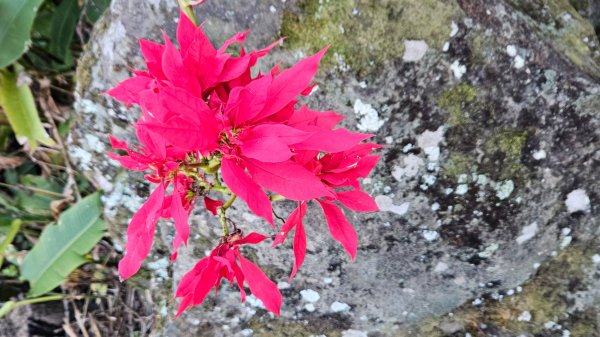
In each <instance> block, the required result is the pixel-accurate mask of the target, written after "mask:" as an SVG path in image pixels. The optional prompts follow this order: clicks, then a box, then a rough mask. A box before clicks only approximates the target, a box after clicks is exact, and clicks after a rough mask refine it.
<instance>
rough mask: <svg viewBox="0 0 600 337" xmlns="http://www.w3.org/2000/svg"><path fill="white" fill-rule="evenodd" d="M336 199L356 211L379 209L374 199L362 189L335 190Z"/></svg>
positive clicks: (374, 210)
mask: <svg viewBox="0 0 600 337" xmlns="http://www.w3.org/2000/svg"><path fill="white" fill-rule="evenodd" d="M336 195H337V200H338V201H339V202H341V203H342V205H344V206H346V207H348V208H350V209H351V210H354V211H357V212H376V211H379V207H377V204H376V203H375V200H373V198H371V196H370V195H368V194H367V193H365V192H363V191H358V190H352V191H344V192H337V193H336Z"/></svg>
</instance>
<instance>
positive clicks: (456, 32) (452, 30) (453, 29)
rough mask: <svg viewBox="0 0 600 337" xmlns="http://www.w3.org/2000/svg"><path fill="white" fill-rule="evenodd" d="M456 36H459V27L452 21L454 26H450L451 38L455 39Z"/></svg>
mask: <svg viewBox="0 0 600 337" xmlns="http://www.w3.org/2000/svg"><path fill="white" fill-rule="evenodd" d="M456 34H458V25H457V24H456V22H454V21H452V24H451V25H450V37H454V36H455V35H456Z"/></svg>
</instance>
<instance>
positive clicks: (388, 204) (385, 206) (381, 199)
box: [375, 195, 410, 215]
mask: <svg viewBox="0 0 600 337" xmlns="http://www.w3.org/2000/svg"><path fill="white" fill-rule="evenodd" d="M375 203H376V204H377V206H378V207H379V209H380V210H382V211H387V212H392V213H395V214H398V215H404V214H406V212H408V208H409V207H410V203H409V202H405V203H403V204H401V205H394V201H393V200H392V198H390V197H389V196H387V195H378V196H376V197H375Z"/></svg>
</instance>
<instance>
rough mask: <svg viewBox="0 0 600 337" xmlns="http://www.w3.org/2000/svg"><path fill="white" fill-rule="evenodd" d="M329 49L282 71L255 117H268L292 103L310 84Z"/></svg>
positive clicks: (257, 118)
mask: <svg viewBox="0 0 600 337" xmlns="http://www.w3.org/2000/svg"><path fill="white" fill-rule="evenodd" d="M326 51H327V48H324V49H322V50H321V51H319V52H318V53H316V54H314V55H312V56H310V57H307V58H305V59H303V60H301V61H300V62H298V63H296V64H295V65H294V66H293V67H292V68H290V69H286V70H284V71H282V72H281V74H279V75H278V76H277V77H275V79H274V80H273V83H271V86H270V87H269V92H268V95H267V104H266V105H265V109H264V110H263V111H262V112H261V113H260V114H259V115H258V116H257V117H256V118H255V120H259V119H262V118H266V117H268V116H270V115H272V114H274V113H276V112H278V111H279V110H281V109H282V108H284V107H285V106H286V105H288V104H289V103H290V101H292V100H293V99H294V98H296V97H297V96H298V95H300V93H302V91H303V90H304V89H305V88H306V87H307V86H308V85H309V84H310V81H311V80H312V78H313V76H314V75H315V73H316V72H317V69H318V67H319V62H320V61H321V57H323V54H325V52H326Z"/></svg>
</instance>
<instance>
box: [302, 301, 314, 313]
mask: <svg viewBox="0 0 600 337" xmlns="http://www.w3.org/2000/svg"><path fill="white" fill-rule="evenodd" d="M304 310H306V311H308V312H313V311H315V306H314V304H312V303H307V304H306V305H304Z"/></svg>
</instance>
